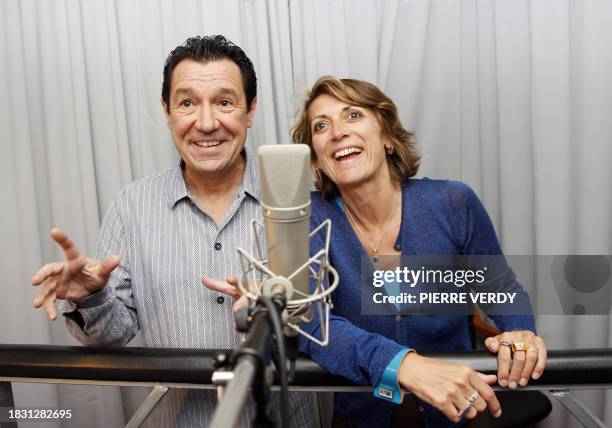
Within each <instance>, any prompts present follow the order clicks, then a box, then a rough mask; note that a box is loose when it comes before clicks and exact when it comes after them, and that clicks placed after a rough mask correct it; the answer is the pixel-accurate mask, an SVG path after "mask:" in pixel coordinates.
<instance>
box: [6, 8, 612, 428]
mask: <svg viewBox="0 0 612 428" xmlns="http://www.w3.org/2000/svg"><path fill="white" fill-rule="evenodd" d="M611 22H612V1H609V0H588V1H582V0H532V1H528V0H497V1H495V0H431V1H427V0H335V1H328V0H316V1H315V0H268V1H264V0H224V1H223V2H216V1H212V0H211V1H203V0H200V1H197V0H185V1H180V2H173V1H169V0H159V1H156V2H151V1H146V0H131V1H119V0H115V1H112V0H82V1H79V0H39V1H36V0H1V1H0V94H2V98H3V101H4V102H2V103H0V144H1V146H0V186H1V187H0V190H1V191H0V198H1V199H0V203H1V204H2V206H3V207H4V208H3V211H2V218H1V221H0V234H1V235H0V239H1V240H0V271H1V272H2V273H3V280H2V288H1V289H2V291H3V296H4V298H3V299H1V300H0V326H1V327H0V343H28V344H57V345H65V344H74V343H75V342H74V341H73V340H72V339H71V338H69V337H68V335H67V333H66V332H65V329H64V325H63V323H62V322H61V321H60V322H55V323H51V322H49V321H48V320H47V319H46V318H45V316H44V314H43V313H42V311H35V310H34V309H33V308H32V307H31V300H32V297H33V295H34V290H33V288H32V287H30V286H29V283H30V278H31V277H32V275H33V273H34V272H35V271H36V270H37V269H38V267H39V266H41V265H42V264H44V263H46V262H49V261H52V260H56V259H59V258H60V257H61V253H60V252H59V251H58V250H57V248H55V246H54V245H53V244H52V242H51V241H50V238H49V236H48V231H49V229H50V228H51V227H52V226H58V227H62V228H64V229H65V230H67V231H68V233H69V234H70V235H71V236H72V237H73V238H74V239H75V241H76V242H77V244H78V245H79V247H80V248H81V249H82V250H83V251H84V252H87V253H89V254H92V253H94V251H95V245H96V239H97V233H98V228H99V224H100V221H101V218H102V216H103V215H104V212H105V210H106V208H107V206H108V203H109V201H110V199H111V198H112V196H113V195H114V194H115V193H116V192H117V191H118V190H119V189H120V188H121V187H122V186H124V185H126V184H127V183H129V182H130V181H132V180H134V179H137V178H140V177H144V176H146V175H149V174H152V173H154V172H157V171H159V170H161V169H162V168H165V167H167V166H170V165H172V163H173V162H174V159H175V158H176V154H175V150H174V147H173V145H172V143H171V140H170V136H169V132H168V130H167V129H166V124H165V120H164V116H163V112H162V108H161V106H160V101H159V98H160V93H161V81H162V68H163V64H164V60H165V58H166V56H167V54H168V53H169V52H170V50H171V49H172V48H174V47H175V46H177V45H178V44H180V43H182V42H183V41H184V40H185V39H186V38H187V37H190V36H193V35H197V34H224V35H226V36H227V37H228V38H229V39H231V40H233V41H234V42H236V43H237V44H238V45H240V46H241V47H242V48H244V50H245V51H246V52H247V54H248V55H249V56H250V57H251V59H252V60H253V62H254V64H255V68H256V71H257V75H258V79H259V84H258V105H257V113H256V115H255V126H254V128H253V129H252V130H251V131H250V132H249V145H250V147H251V148H252V149H254V148H256V147H257V146H259V145H261V144H270V143H287V142H289V141H290V134H289V129H290V127H291V125H292V123H293V120H294V117H295V115H296V113H297V112H298V111H299V107H300V103H301V101H302V99H303V93H304V91H305V90H306V89H307V88H308V87H309V86H310V85H312V83H313V82H314V81H315V80H316V79H317V78H318V77H319V76H321V75H324V74H332V75H336V76H338V77H353V78H358V79H364V80H368V81H371V82H373V83H375V84H377V85H379V86H380V87H381V88H382V89H383V90H384V91H385V92H386V93H387V94H388V95H389V96H390V97H391V98H392V99H394V100H395V102H396V103H397V105H398V107H399V110H400V116H401V119H402V121H403V123H404V125H405V126H406V127H408V128H409V129H412V130H414V131H415V132H416V135H417V140H418V147H419V149H420V151H421V153H422V155H423V162H422V168H421V171H420V175H422V176H429V177H435V178H452V179H459V180H462V181H465V182H467V183H469V184H470V185H471V186H472V187H473V188H474V189H475V190H476V192H477V193H478V194H479V196H480V197H481V199H482V200H483V202H484V204H485V206H486V207H487V210H488V212H489V214H490V215H491V217H492V219H493V221H494V223H495V225H496V228H497V231H498V235H499V237H500V239H501V241H502V244H503V247H504V249H505V251H506V252H507V253H508V254H612V221H611V216H610V214H611V212H612V191H611V190H610V189H611V188H610V183H612V144H611V143H612V79H610V76H612V44H611V43H610V40H612V25H610V23H611ZM540 297H542V296H540ZM544 298H545V296H544ZM611 304H612V302H611ZM538 327H539V332H540V334H541V335H542V336H543V337H544V338H545V340H546V341H547V343H548V345H549V347H550V348H552V349H555V348H557V349H559V348H572V347H610V346H612V345H611V341H612V334H611V328H610V327H611V322H610V317H609V316H599V317H594V316H591V317H587V316H582V317H561V316H555V317H553V316H541V317H539V320H538ZM14 390H15V395H16V402H17V404H18V405H20V406H38V407H40V406H49V407H62V408H73V409H78V411H76V410H75V411H74V413H75V418H73V420H72V421H71V422H70V423H68V424H67V426H84V425H87V426H100V427H107V426H120V425H122V424H123V423H124V421H125V420H127V418H129V417H130V416H131V412H133V405H134V401H135V399H134V393H130V394H129V395H126V394H125V392H124V393H123V398H122V394H121V393H120V392H119V390H118V389H117V388H112V387H89V386H52V385H25V384H14ZM579 395H580V397H581V398H583V399H584V401H585V403H586V404H587V405H588V406H589V407H590V408H591V409H592V410H593V411H594V412H595V413H596V414H598V415H599V416H600V417H603V418H605V421H606V422H607V424H612V395H610V394H609V393H607V392H600V391H598V392H584V393H580V394H579ZM553 401H554V400H553ZM555 404H556V403H555ZM555 407H556V409H555V413H554V414H553V415H552V416H551V417H550V418H549V420H548V421H547V422H546V423H545V424H543V426H547V427H553V426H554V427H574V426H578V425H577V424H576V423H575V422H574V421H572V418H570V417H568V416H567V414H566V413H565V412H564V411H563V410H562V409H559V406H558V405H555ZM49 426H52V425H49Z"/></svg>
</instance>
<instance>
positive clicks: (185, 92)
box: [172, 88, 193, 98]
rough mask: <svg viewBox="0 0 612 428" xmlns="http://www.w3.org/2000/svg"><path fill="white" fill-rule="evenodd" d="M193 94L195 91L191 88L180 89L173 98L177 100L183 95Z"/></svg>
mask: <svg viewBox="0 0 612 428" xmlns="http://www.w3.org/2000/svg"><path fill="white" fill-rule="evenodd" d="M191 94H193V89H191V88H178V89H177V90H176V91H175V92H174V93H173V94H172V98H176V97H177V96H181V95H191Z"/></svg>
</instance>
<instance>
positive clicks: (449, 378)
mask: <svg viewBox="0 0 612 428" xmlns="http://www.w3.org/2000/svg"><path fill="white" fill-rule="evenodd" d="M398 380H399V382H400V385H401V386H402V387H404V388H406V389H408V390H410V391H411V392H412V393H413V394H415V395H416V396H417V397H419V398H420V399H422V400H424V401H426V402H427V403H429V404H431V405H432V406H434V407H436V408H437V409H438V410H440V411H441V412H442V413H444V414H445V415H446V417H447V418H448V419H450V420H451V421H453V422H459V421H460V420H461V418H462V417H466V418H468V419H473V418H475V417H476V415H477V414H478V412H484V411H485V410H486V409H487V408H488V409H489V411H490V412H491V414H492V415H494V416H495V417H499V416H500V415H501V406H500V404H499V401H497V397H496V396H495V392H493V389H492V388H491V386H490V385H492V384H494V383H495V381H496V380H497V378H496V376H495V375H484V374H482V373H478V372H476V371H474V369H472V368H471V367H469V366H466V365H460V364H455V363H450V362H446V361H443V360H438V359H435V358H428V357H423V356H421V355H418V354H417V353H416V352H410V353H408V354H407V355H406V356H405V357H404V360H403V361H402V364H401V366H400V369H399V373H398Z"/></svg>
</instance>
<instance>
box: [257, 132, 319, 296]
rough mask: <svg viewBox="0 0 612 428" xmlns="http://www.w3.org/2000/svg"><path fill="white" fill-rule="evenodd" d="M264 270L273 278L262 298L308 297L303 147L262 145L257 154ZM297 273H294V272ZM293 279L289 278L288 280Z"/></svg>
mask: <svg viewBox="0 0 612 428" xmlns="http://www.w3.org/2000/svg"><path fill="white" fill-rule="evenodd" d="M257 158H258V161H259V168H260V180H261V184H260V189H261V205H262V209H263V217H264V229H265V233H266V240H267V249H268V268H269V269H270V270H271V271H272V272H274V274H275V275H278V276H281V277H284V278H288V281H287V282H284V281H283V278H278V277H277V278H276V279H275V280H274V281H271V282H270V284H268V285H267V287H266V286H264V290H263V294H264V295H266V294H267V295H271V294H274V293H276V292H283V293H285V296H286V298H287V301H288V306H289V307H290V306H291V300H292V299H294V300H295V299H300V298H303V297H305V296H308V295H309V270H308V269H307V268H304V269H302V270H301V271H298V269H299V268H300V267H302V266H304V265H305V264H306V263H307V262H308V260H309V251H310V249H309V246H310V240H309V228H310V189H311V183H312V176H311V173H310V149H309V148H308V146H306V145H304V144H275V145H264V146H261V147H260V148H259V152H258V154H257ZM296 271H297V272H296ZM292 275H293V276H292Z"/></svg>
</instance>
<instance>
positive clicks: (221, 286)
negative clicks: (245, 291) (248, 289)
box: [202, 276, 240, 299]
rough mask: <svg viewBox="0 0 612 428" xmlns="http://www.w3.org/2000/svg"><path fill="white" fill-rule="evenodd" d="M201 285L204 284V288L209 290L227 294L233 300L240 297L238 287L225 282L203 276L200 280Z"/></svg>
mask: <svg viewBox="0 0 612 428" xmlns="http://www.w3.org/2000/svg"><path fill="white" fill-rule="evenodd" d="M202 284H204V286H205V287H206V288H208V289H209V290H213V291H218V292H219V293H224V294H227V295H229V296H232V297H233V298H235V299H237V298H238V297H240V290H238V287H235V286H233V285H230V284H228V283H227V282H226V281H219V280H218V279H212V278H210V277H208V276H205V277H203V278H202Z"/></svg>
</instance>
